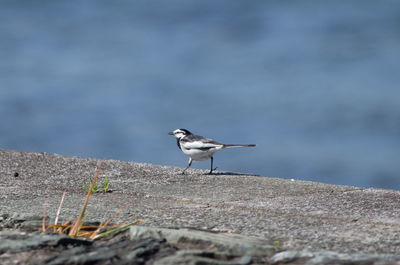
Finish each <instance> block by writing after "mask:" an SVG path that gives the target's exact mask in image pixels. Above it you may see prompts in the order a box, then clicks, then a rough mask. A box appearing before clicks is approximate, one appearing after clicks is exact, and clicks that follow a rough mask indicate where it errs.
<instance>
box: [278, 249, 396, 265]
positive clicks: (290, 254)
mask: <svg viewBox="0 0 400 265" xmlns="http://www.w3.org/2000/svg"><path fill="white" fill-rule="evenodd" d="M270 261H271V263H272V264H304V265H316V264H337V265H341V264H343V265H346V264H354V265H357V264H360V265H379V264H387V265H398V264H400V255H372V254H345V253H336V252H332V251H308V250H302V251H284V252H280V253H277V254H275V255H274V256H272V257H271V259H270Z"/></svg>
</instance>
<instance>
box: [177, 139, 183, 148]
mask: <svg viewBox="0 0 400 265" xmlns="http://www.w3.org/2000/svg"><path fill="white" fill-rule="evenodd" d="M176 144H177V145H178V147H179V149H181V150H182V148H181V143H180V142H179V139H176Z"/></svg>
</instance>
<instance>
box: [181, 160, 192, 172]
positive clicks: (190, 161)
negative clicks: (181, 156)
mask: <svg viewBox="0 0 400 265" xmlns="http://www.w3.org/2000/svg"><path fill="white" fill-rule="evenodd" d="M192 162H193V160H192V158H191V157H189V164H188V165H187V167H186V168H185V169H184V170H183V171H182V175H185V171H186V169H188V168H189V167H190V166H191V165H192Z"/></svg>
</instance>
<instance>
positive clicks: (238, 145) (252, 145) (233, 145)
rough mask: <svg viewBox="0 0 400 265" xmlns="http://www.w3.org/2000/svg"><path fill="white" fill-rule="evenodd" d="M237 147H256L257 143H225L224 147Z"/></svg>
mask: <svg viewBox="0 0 400 265" xmlns="http://www.w3.org/2000/svg"><path fill="white" fill-rule="evenodd" d="M235 147H256V145H255V144H224V148H235Z"/></svg>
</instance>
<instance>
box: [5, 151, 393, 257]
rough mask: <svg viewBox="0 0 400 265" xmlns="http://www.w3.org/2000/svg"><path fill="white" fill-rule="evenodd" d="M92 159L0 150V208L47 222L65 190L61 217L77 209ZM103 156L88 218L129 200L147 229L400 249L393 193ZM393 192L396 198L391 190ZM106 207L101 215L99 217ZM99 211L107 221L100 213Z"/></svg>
mask: <svg viewBox="0 0 400 265" xmlns="http://www.w3.org/2000/svg"><path fill="white" fill-rule="evenodd" d="M98 162H99V160H96V159H88V158H76V157H67V156H61V155H52V154H43V153H28V152H16V151H8V150H0V214H3V215H4V214H5V215H12V214H14V213H24V214H33V215H34V214H36V215H41V214H42V213H43V209H44V205H47V214H48V215H49V216H50V217H52V218H54V217H55V215H56V211H57V208H58V205H59V202H60V198H61V195H62V193H63V191H64V190H66V191H67V195H66V198H65V203H64V206H63V209H62V212H61V215H62V218H63V219H64V220H67V219H71V218H74V217H76V216H77V215H78V213H79V210H80V207H81V205H82V203H83V201H84V197H85V193H84V192H83V190H82V188H81V187H82V185H83V184H84V183H85V182H86V183H87V182H88V180H89V178H90V177H93V176H94V175H95V172H96V168H97V166H98ZM181 170H182V169H181V168H176V167H167V166H160V165H151V164H142V163H133V162H123V161H113V160H107V161H105V164H104V167H103V170H102V172H101V177H100V182H101V181H103V180H104V177H105V176H107V177H108V179H109V182H110V186H111V189H112V190H113V192H111V193H98V194H95V195H94V196H92V198H91V201H90V204H89V207H88V210H87V211H88V216H87V218H86V219H87V220H104V219H106V218H107V217H110V216H111V215H112V214H113V212H114V211H116V210H117V209H118V208H120V207H121V206H122V205H124V204H125V203H126V202H129V204H128V207H127V208H126V209H125V211H124V213H123V214H122V215H121V216H120V217H119V218H120V219H124V218H126V217H128V216H130V215H132V214H136V215H137V216H138V217H139V218H142V219H145V223H144V224H143V225H145V226H158V227H180V228H181V227H193V228H196V229H203V230H209V231H214V232H225V233H236V234H241V235H245V236H252V237H257V238H260V239H262V240H266V241H268V242H275V243H276V244H279V247H281V248H283V249H286V250H291V251H308V250H312V251H316V250H318V251H336V252H339V253H348V254H353V253H364V254H374V255H375V254H397V253H400V207H399V206H400V196H398V195H400V192H399V191H394V190H382V189H372V188H371V189H362V188H357V187H349V186H337V185H328V184H323V183H315V182H307V181H297V180H296V181H291V180H287V179H279V178H269V177H259V176H251V175H243V174H235V173H227V172H217V174H216V175H204V173H205V172H206V171H202V170H195V169H191V170H188V171H187V173H188V174H187V175H179V173H180V172H181ZM396 195H397V196H396ZM107 212H108V215H106V213H107ZM105 216H106V217H105Z"/></svg>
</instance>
